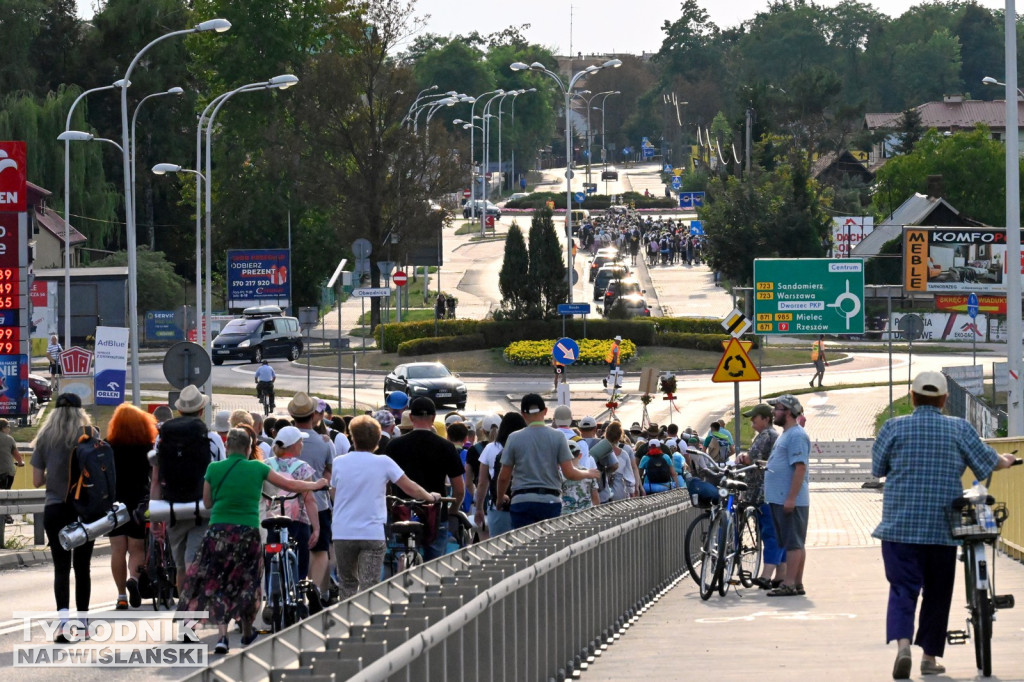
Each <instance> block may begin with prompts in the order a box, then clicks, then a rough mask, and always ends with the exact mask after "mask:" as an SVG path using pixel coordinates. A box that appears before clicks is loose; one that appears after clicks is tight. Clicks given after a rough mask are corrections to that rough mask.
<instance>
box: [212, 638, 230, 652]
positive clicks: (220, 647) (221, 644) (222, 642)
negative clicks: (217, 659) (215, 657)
mask: <svg viewBox="0 0 1024 682" xmlns="http://www.w3.org/2000/svg"><path fill="white" fill-rule="evenodd" d="M227 652H228V637H227V635H224V636H223V637H221V638H220V639H219V640H217V646H215V647H213V653H215V654H226V653H227Z"/></svg>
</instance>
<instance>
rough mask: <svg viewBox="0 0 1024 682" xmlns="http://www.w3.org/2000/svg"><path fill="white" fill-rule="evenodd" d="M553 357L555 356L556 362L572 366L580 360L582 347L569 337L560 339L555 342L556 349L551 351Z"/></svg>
mask: <svg viewBox="0 0 1024 682" xmlns="http://www.w3.org/2000/svg"><path fill="white" fill-rule="evenodd" d="M551 355H552V356H554V358H555V362H560V363H561V364H563V365H571V364H572V363H574V362H576V361H577V360H579V357H580V345H579V344H578V343H576V342H575V341H573V340H572V339H570V338H568V337H564V338H561V339H558V341H555V346H554V348H552V349H551Z"/></svg>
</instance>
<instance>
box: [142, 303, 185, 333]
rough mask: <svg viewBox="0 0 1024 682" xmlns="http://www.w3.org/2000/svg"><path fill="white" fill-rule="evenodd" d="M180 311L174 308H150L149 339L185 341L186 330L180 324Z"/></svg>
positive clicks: (148, 312)
mask: <svg viewBox="0 0 1024 682" xmlns="http://www.w3.org/2000/svg"><path fill="white" fill-rule="evenodd" d="M179 317H180V313H178V312H175V311H174V310H149V311H147V312H146V340H147V341H184V340H185V332H184V330H183V329H182V328H181V325H180V324H178V318H179Z"/></svg>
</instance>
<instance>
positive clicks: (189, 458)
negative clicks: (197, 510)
mask: <svg viewBox="0 0 1024 682" xmlns="http://www.w3.org/2000/svg"><path fill="white" fill-rule="evenodd" d="M156 455H157V462H158V463H159V465H160V490H161V495H162V497H163V499H165V500H167V501H168V502H194V501H195V500H201V499H203V480H204V476H205V475H206V467H208V466H209V465H210V462H212V461H213V449H212V447H211V446H210V435H209V431H208V430H207V428H206V424H205V423H203V420H202V419H198V418H196V417H177V418H175V419H171V420H169V421H166V422H164V423H163V425H162V426H161V427H160V440H159V441H158V442H157V446H156Z"/></svg>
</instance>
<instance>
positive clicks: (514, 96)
mask: <svg viewBox="0 0 1024 682" xmlns="http://www.w3.org/2000/svg"><path fill="white" fill-rule="evenodd" d="M528 92H537V88H529V89H526V90H519V91H518V92H516V93H515V94H513V95H512V125H513V126H515V124H516V97H519V95H525V94H526V93H528ZM499 110H500V107H499ZM498 130H499V131H500V130H501V128H500V127H499V128H498ZM498 150H499V155H500V150H501V139H500V137H499V139H498ZM510 168H511V171H512V172H511V173H509V176H510V177H509V189H513V187H514V186H513V184H512V183H513V182H515V179H516V177H515V176H516V148H515V146H513V147H512V163H511V164H510Z"/></svg>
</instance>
